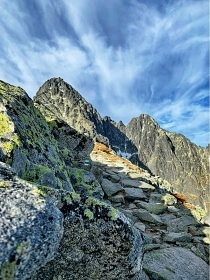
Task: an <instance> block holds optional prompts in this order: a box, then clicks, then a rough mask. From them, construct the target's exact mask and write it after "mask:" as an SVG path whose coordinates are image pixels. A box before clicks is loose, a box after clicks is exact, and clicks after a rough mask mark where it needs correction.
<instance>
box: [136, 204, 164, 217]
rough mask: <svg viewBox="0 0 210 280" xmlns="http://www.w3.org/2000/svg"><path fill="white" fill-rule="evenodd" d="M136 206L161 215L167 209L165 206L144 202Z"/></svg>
mask: <svg viewBox="0 0 210 280" xmlns="http://www.w3.org/2000/svg"><path fill="white" fill-rule="evenodd" d="M136 206H137V207H139V208H144V209H146V210H148V211H149V212H151V213H153V214H161V213H163V212H164V211H165V210H166V209H167V206H165V205H164V204H162V203H147V202H144V201H140V202H137V203H136Z"/></svg>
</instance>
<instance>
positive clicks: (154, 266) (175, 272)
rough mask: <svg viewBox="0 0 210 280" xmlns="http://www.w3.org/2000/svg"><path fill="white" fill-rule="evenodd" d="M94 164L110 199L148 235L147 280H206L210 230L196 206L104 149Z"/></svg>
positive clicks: (99, 146) (100, 146) (98, 151)
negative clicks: (200, 218) (201, 219)
mask: <svg viewBox="0 0 210 280" xmlns="http://www.w3.org/2000/svg"><path fill="white" fill-rule="evenodd" d="M91 159H92V161H93V171H94V173H95V175H96V176H97V177H98V180H99V181H100V182H101V185H102V188H103V191H104V196H105V198H106V199H107V200H108V201H109V202H110V203H111V204H112V205H113V206H114V207H116V208H117V209H118V210H119V211H121V212H122V213H124V214H125V215H126V216H127V217H128V218H129V219H130V221H131V223H132V225H134V227H136V228H137V229H138V230H139V231H140V232H141V233H142V234H143V237H144V243H145V245H144V259H143V276H142V277H143V278H141V279H205V277H207V275H206V276H205V274H203V276H201V275H202V273H203V271H205V270H206V269H207V266H206V263H208V261H209V244H210V227H209V224H208V223H207V222H206V223H204V224H203V223H200V222H199V221H198V219H199V213H197V212H196V211H195V209H194V208H193V207H192V205H190V204H189V203H187V202H185V201H184V202H183V200H181V195H180V194H179V195H178V194H172V191H170V190H171V186H170V184H169V183H168V182H166V181H164V180H162V179H161V178H160V177H158V176H152V175H151V174H149V173H148V172H146V171H145V170H143V169H141V168H139V167H137V166H136V165H133V164H132V163H131V162H130V161H129V160H127V159H124V158H121V157H119V156H117V155H116V154H115V152H114V151H113V150H111V149H110V148H108V147H106V146H105V145H103V144H99V143H96V144H95V148H94V150H93V151H92V153H91ZM183 203H184V204H183ZM196 216H197V217H196ZM189 260H190V261H189ZM205 262H206V263H205ZM186 271H187V272H186ZM206 271H207V270H206ZM156 277H157V278H156ZM179 277H185V278H179ZM202 277H204V278H202ZM206 279H207V278H206Z"/></svg>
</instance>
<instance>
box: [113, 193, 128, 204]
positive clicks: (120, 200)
mask: <svg viewBox="0 0 210 280" xmlns="http://www.w3.org/2000/svg"><path fill="white" fill-rule="evenodd" d="M110 201H111V202H114V203H125V200H124V196H123V195H121V194H117V195H113V196H111V197H110Z"/></svg>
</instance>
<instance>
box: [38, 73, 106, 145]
mask: <svg viewBox="0 0 210 280" xmlns="http://www.w3.org/2000/svg"><path fill="white" fill-rule="evenodd" d="M34 102H35V104H36V106H37V107H38V108H39V109H40V111H41V112H42V113H43V115H44V116H46V117H48V118H49V119H61V120H63V121H64V122H66V123H67V124H68V125H69V126H71V127H73V128H74V129H76V130H77V131H78V132H79V133H81V134H85V135H87V136H89V137H90V138H95V140H98V142H103V143H105V144H106V145H108V144H109V140H108V138H107V137H105V136H103V135H104V133H103V124H102V118H101V116H100V115H99V114H98V112H97V111H96V109H94V108H93V106H92V105H91V104H90V103H88V102H87V101H86V100H85V99H84V98H83V97H82V96H81V95H80V94H79V93H78V92H77V91H76V90H75V89H74V88H73V87H72V86H70V85H69V84H67V83H66V82H65V81H64V80H62V79H61V78H52V79H50V80H48V81H46V82H45V83H44V84H43V85H42V87H40V89H39V90H38V92H37V94H36V96H35V98H34ZM101 134H103V135H101Z"/></svg>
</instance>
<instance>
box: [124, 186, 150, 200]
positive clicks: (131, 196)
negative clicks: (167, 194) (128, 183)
mask: <svg viewBox="0 0 210 280" xmlns="http://www.w3.org/2000/svg"><path fill="white" fill-rule="evenodd" d="M124 190H125V198H126V199H128V200H135V199H145V198H146V196H145V194H144V192H143V191H142V190H141V189H136V188H124Z"/></svg>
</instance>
